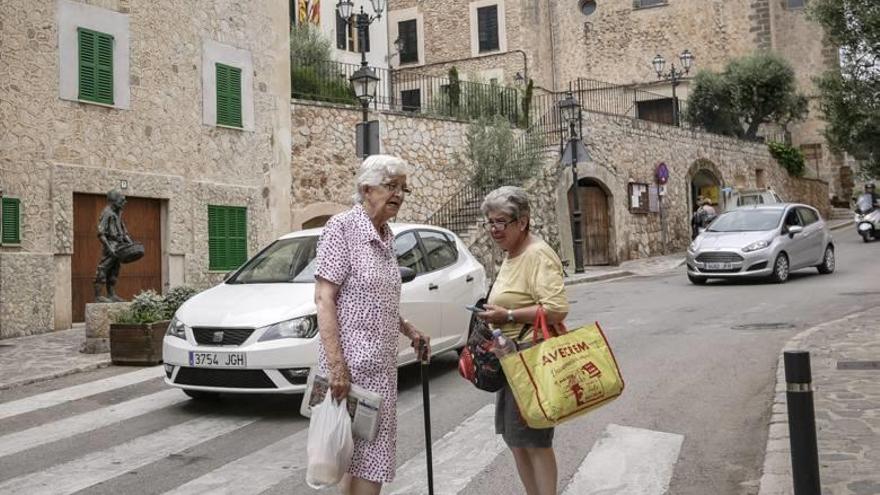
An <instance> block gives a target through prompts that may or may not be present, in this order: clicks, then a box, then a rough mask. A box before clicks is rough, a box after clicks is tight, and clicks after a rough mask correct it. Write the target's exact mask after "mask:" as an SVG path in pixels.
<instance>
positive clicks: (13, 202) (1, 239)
mask: <svg viewBox="0 0 880 495" xmlns="http://www.w3.org/2000/svg"><path fill="white" fill-rule="evenodd" d="M0 205H2V206H0V207H2V217H3V222H2V225H0V244H21V200H19V199H17V198H3V202H2V203H0Z"/></svg>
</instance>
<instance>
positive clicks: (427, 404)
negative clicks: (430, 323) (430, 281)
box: [418, 339, 434, 495]
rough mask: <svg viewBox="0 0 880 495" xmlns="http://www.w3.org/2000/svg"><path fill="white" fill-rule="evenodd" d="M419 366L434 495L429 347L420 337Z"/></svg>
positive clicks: (429, 467)
mask: <svg viewBox="0 0 880 495" xmlns="http://www.w3.org/2000/svg"><path fill="white" fill-rule="evenodd" d="M418 345H419V363H420V364H419V368H421V375H422V405H423V406H424V408H425V459H426V462H427V463H428V495H434V467H433V462H432V460H431V397H430V395H429V394H428V381H429V377H428V362H429V361H430V358H429V357H428V349H427V347H426V342H425V341H424V340H423V339H419V344H418Z"/></svg>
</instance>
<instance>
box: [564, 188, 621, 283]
mask: <svg viewBox="0 0 880 495" xmlns="http://www.w3.org/2000/svg"><path fill="white" fill-rule="evenodd" d="M573 189H574V188H569V190H568V208H569V211H573V206H572V199H573ZM578 200H579V202H580V208H581V237H582V238H583V243H582V246H583V249H582V251H583V256H584V266H596V265H608V264H611V218H612V217H611V214H610V204H611V201H610V200H611V194H610V193H609V192H608V189H607V188H606V187H605V185H604V184H602V183H601V182H599V181H597V180H595V179H590V178H584V179H580V180H579V181H578ZM572 235H574V233H572Z"/></svg>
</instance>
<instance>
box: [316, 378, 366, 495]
mask: <svg viewBox="0 0 880 495" xmlns="http://www.w3.org/2000/svg"><path fill="white" fill-rule="evenodd" d="M306 451H307V453H308V456H309V464H308V467H307V468H306V483H307V484H308V485H309V486H310V487H312V488H314V489H317V490H320V489H321V488H327V487H328V486H334V485H336V484H338V483H339V482H340V481H341V480H342V475H344V474H345V473H346V471H348V467H349V465H351V455H352V453H353V452H354V440H352V437H351V417H349V415H348V410H347V408H346V401H344V400H343V401H341V402H339V403H337V402H336V401H335V400H333V397H332V394H331V393H330V391H329V390H328V391H327V393H326V394H325V397H324V401H323V402H321V403H320V404H318V405H316V406H314V407H312V418H311V420H310V422H309V442H308V446H307V447H306Z"/></svg>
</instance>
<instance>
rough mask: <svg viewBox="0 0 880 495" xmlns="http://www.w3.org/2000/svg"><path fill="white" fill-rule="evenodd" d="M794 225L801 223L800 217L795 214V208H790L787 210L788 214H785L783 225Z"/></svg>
mask: <svg viewBox="0 0 880 495" xmlns="http://www.w3.org/2000/svg"><path fill="white" fill-rule="evenodd" d="M795 225H801V219H800V217H799V216H798V214H797V209H796V208H792V209H791V210H788V214H787V215H785V225H784V226H785V227H793V226H795Z"/></svg>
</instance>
